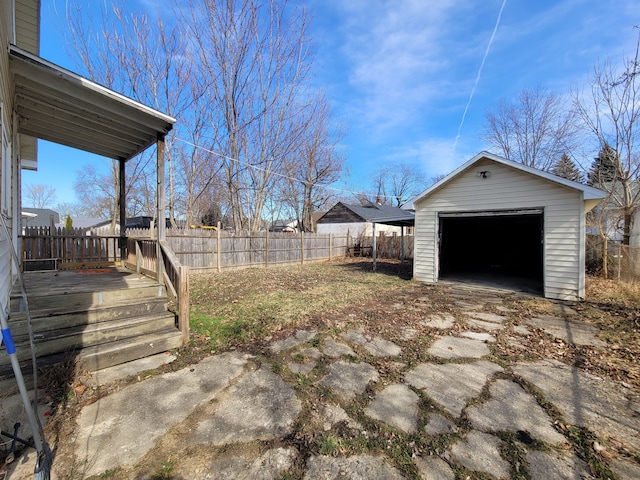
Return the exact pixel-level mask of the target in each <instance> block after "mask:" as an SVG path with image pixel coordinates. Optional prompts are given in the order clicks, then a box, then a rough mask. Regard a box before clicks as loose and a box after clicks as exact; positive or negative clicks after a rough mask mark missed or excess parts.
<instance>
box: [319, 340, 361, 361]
mask: <svg viewBox="0 0 640 480" xmlns="http://www.w3.org/2000/svg"><path fill="white" fill-rule="evenodd" d="M322 353H324V354H325V355H326V356H327V357H331V358H338V357H346V356H348V355H354V356H355V354H356V353H355V352H354V351H353V349H352V348H351V347H350V346H349V345H345V344H344V343H340V342H336V341H335V340H334V339H333V338H328V339H326V340H325V341H324V344H323V345H322Z"/></svg>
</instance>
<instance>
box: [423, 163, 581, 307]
mask: <svg viewBox="0 0 640 480" xmlns="http://www.w3.org/2000/svg"><path fill="white" fill-rule="evenodd" d="M480 171H489V176H488V177H487V178H481V177H479V176H478V172H480ZM540 207H542V208H544V254H543V256H544V259H543V268H544V274H543V275H544V294H545V297H548V298H557V299H566V300H576V299H578V298H583V297H584V256H583V253H582V252H584V202H583V200H582V196H581V194H580V193H579V192H576V191H574V190H571V189H569V188H565V187H563V186H561V185H557V184H554V183H553V182H550V181H548V180H545V179H543V178H539V177H536V176H534V175H529V174H527V173H525V172H521V171H518V170H514V169H512V168H509V167H507V166H505V165H502V164H499V163H494V162H492V161H490V160H482V161H480V162H478V163H476V164H475V165H473V166H472V167H470V168H469V169H467V170H466V171H464V172H462V173H461V174H460V175H459V176H458V177H456V178H454V179H452V180H451V181H450V182H448V183H446V184H445V185H443V186H442V187H441V188H439V189H437V190H435V191H434V192H432V193H431V194H429V195H428V196H427V197H425V198H423V199H421V200H420V201H419V202H418V203H417V204H416V231H415V237H414V242H415V252H414V272H413V275H414V278H415V279H416V280H420V281H423V282H426V283H435V282H437V281H438V214H439V213H441V212H474V211H478V212H480V211H489V210H513V209H524V208H540ZM475 233H476V232H469V234H468V239H469V242H473V238H474V234H475Z"/></svg>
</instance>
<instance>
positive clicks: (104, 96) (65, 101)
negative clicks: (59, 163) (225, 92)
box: [9, 45, 176, 161]
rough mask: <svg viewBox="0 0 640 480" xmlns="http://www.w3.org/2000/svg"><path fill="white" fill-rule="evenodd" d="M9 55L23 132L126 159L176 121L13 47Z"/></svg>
mask: <svg viewBox="0 0 640 480" xmlns="http://www.w3.org/2000/svg"><path fill="white" fill-rule="evenodd" d="M9 58H10V69H11V73H12V74H13V77H14V84H15V108H16V112H17V116H18V133H20V134H22V135H27V136H31V137H35V138H41V139H43V140H48V141H50V142H54V143H59V144H62V145H66V146H69V147H73V148H77V149H80V150H83V151H86V152H91V153H95V154H97V155H101V156H103V157H107V158H113V159H118V160H124V161H126V160H129V159H131V158H132V157H134V156H136V155H137V154H139V153H140V152H142V151H143V150H145V149H146V148H148V147H150V146H151V145H153V144H155V143H156V141H157V140H158V138H163V137H164V136H165V135H166V134H167V133H168V132H169V131H170V130H171V129H172V128H173V124H174V123H175V121H176V120H175V119H174V118H172V117H170V116H168V115H165V114H163V113H161V112H159V111H157V110H154V109H152V108H149V107H147V106H145V105H143V104H141V103H138V102H136V101H134V100H132V99H130V98H128V97H125V96H124V95H121V94H119V93H116V92H114V91H113V90H110V89H108V88H105V87H103V86H102V85H99V84H97V83H95V82H92V81H91V80H88V79H86V78H84V77H82V76H80V75H77V74H76V73H73V72H71V71H69V70H66V69H64V68H62V67H60V66H58V65H55V64H53V63H51V62H48V61H47V60H44V59H43V58H41V57H39V56H37V55H33V54H31V53H29V52H27V51H26V50H23V49H21V48H19V47H17V46H15V45H10V48H9Z"/></svg>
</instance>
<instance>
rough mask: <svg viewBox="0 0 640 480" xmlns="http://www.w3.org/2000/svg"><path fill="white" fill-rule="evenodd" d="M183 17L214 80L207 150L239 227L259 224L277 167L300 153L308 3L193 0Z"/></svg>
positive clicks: (204, 73) (205, 72) (203, 68)
mask: <svg viewBox="0 0 640 480" xmlns="http://www.w3.org/2000/svg"><path fill="white" fill-rule="evenodd" d="M182 17H183V22H184V24H185V25H186V26H187V28H188V29H189V32H190V35H191V37H192V39H193V42H194V44H195V45H196V46H197V51H198V54H199V59H198V68H199V72H198V75H199V76H200V77H201V78H209V79H210V80H211V83H210V85H209V88H208V90H207V96H208V99H209V102H210V103H209V106H210V109H211V110H210V111H211V112H212V114H213V115H212V118H211V121H212V125H211V133H212V138H211V140H210V142H209V145H210V147H211V148H210V150H213V151H217V152H219V153H220V154H221V155H220V156H218V161H219V162H220V165H221V167H222V169H223V172H224V176H225V187H226V196H227V201H228V203H229V208H230V214H231V217H232V219H233V225H234V228H235V229H236V230H241V229H249V230H257V229H259V228H261V227H262V214H263V209H264V207H265V204H266V200H267V197H268V196H269V194H270V192H272V191H273V189H274V183H275V182H276V179H277V176H276V175H275V173H276V172H280V171H283V170H284V168H283V167H284V165H285V162H286V160H287V158H288V157H289V156H291V155H293V154H294V153H295V148H296V147H297V140H298V137H299V135H300V132H299V131H298V128H299V123H300V108H301V103H300V102H299V101H298V100H299V98H300V96H301V95H303V94H304V91H303V89H304V88H305V87H306V81H307V79H308V78H309V72H310V68H311V64H312V57H311V52H310V48H309V40H308V38H307V21H306V14H305V11H304V10H303V9H300V8H298V7H296V6H294V5H290V4H289V2H288V1H286V0H266V1H258V0H246V1H240V0H223V1H219V0H190V1H189V2H188V3H187V4H186V6H184V7H182Z"/></svg>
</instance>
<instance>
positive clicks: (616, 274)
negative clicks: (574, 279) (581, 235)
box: [585, 235, 640, 283]
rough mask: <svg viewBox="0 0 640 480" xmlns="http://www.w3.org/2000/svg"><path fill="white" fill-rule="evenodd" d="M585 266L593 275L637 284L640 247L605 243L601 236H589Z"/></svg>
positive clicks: (639, 276)
mask: <svg viewBox="0 0 640 480" xmlns="http://www.w3.org/2000/svg"><path fill="white" fill-rule="evenodd" d="M585 264H586V268H587V272H589V273H591V274H594V275H601V276H603V277H606V278H611V279H614V280H618V281H622V282H629V283H631V282H636V281H639V280H640V247H636V246H629V245H622V244H621V243H619V242H613V241H610V240H609V241H607V242H605V240H604V239H603V238H602V237H600V236H599V235H587V246H586V255H585Z"/></svg>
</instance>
